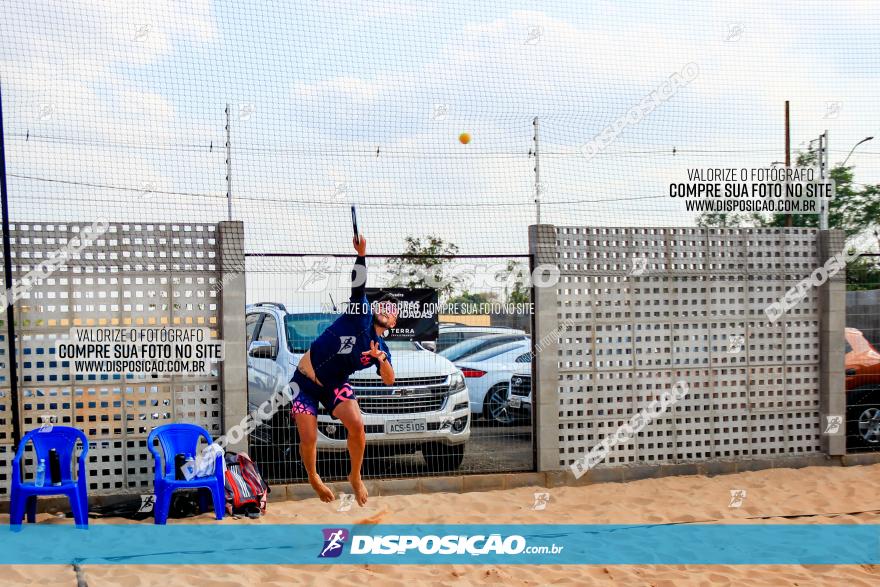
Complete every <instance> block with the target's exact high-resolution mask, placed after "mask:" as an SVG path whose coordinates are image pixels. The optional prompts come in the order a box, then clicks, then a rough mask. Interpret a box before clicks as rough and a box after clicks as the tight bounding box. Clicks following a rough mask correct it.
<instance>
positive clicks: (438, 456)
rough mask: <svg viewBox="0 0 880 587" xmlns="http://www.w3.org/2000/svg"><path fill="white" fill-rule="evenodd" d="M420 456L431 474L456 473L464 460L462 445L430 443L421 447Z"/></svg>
mask: <svg viewBox="0 0 880 587" xmlns="http://www.w3.org/2000/svg"><path fill="white" fill-rule="evenodd" d="M422 455H424V457H425V462H426V463H427V464H428V471H430V472H431V473H450V472H452V471H457V470H458V468H459V467H461V462H462V461H463V460H464V444H453V445H451V446H450V445H446V444H439V443H431V444H428V445H425V446H423V447H422Z"/></svg>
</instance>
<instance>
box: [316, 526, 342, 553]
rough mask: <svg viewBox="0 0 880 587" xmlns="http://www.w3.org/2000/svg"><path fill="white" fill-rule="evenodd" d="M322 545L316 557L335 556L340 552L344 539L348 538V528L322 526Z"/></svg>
mask: <svg viewBox="0 0 880 587" xmlns="http://www.w3.org/2000/svg"><path fill="white" fill-rule="evenodd" d="M321 532H323V533H324V547H323V548H322V549H321V553H320V554H319V555H318V558H336V557H338V556H339V555H340V554H342V550H343V546H344V545H345V541H346V540H348V530H346V529H345V528H324V529H323V530H321Z"/></svg>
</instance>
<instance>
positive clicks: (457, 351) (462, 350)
mask: <svg viewBox="0 0 880 587" xmlns="http://www.w3.org/2000/svg"><path fill="white" fill-rule="evenodd" d="M511 340H513V339H511V338H509V337H507V336H504V335H501V336H478V337H477V338H469V339H468V340H463V341H461V342H459V343H457V344H454V345H452V346H451V347H449V348H446V349H443V350H442V351H440V352H439V353H437V354H439V355H440V356H441V357H445V358H447V359H449V360H450V361H455V360H456V359H460V358H461V357H463V356H465V355H466V354H468V353H470V352H473V351H479V350H481V349H483V348H485V347H487V346H494V345H495V344H501V343H503V342H510V341H511ZM493 343H494V344H493Z"/></svg>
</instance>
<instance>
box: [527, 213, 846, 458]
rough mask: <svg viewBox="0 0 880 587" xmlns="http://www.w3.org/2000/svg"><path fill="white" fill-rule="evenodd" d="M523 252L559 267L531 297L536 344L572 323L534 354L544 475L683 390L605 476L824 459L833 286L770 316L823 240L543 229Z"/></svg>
mask: <svg viewBox="0 0 880 587" xmlns="http://www.w3.org/2000/svg"><path fill="white" fill-rule="evenodd" d="M530 252H531V253H532V255H533V256H534V263H540V262H552V263H555V264H556V265H557V266H558V267H559V270H560V272H561V275H560V281H559V283H558V284H557V286H556V287H548V288H535V289H534V290H533V296H534V297H533V299H534V300H535V303H536V310H535V312H536V313H535V318H534V322H535V325H534V333H535V338H536V339H540V338H541V336H542V334H545V333H547V332H551V331H553V330H554V329H557V328H559V326H560V325H562V324H570V325H571V327H570V328H569V329H568V330H567V331H565V332H562V333H560V335H559V336H558V339H557V341H558V344H556V345H554V346H552V347H548V348H545V349H543V351H542V352H540V353H538V354H537V356H536V364H535V367H534V370H535V382H536V390H535V397H536V401H537V402H538V405H537V408H536V420H537V431H536V433H537V440H538V442H537V445H538V449H537V450H538V455H539V458H538V465H539V470H553V469H566V468H568V466H569V465H570V464H571V463H572V462H574V461H575V460H577V459H579V458H580V457H582V456H583V455H584V454H585V453H586V452H587V451H589V449H590V448H592V447H593V446H595V445H596V444H598V443H599V442H601V440H602V439H603V438H604V437H605V436H607V435H609V434H613V433H614V432H615V431H616V430H617V429H618V428H619V427H620V426H621V425H623V424H625V423H626V422H627V421H628V420H629V418H630V417H631V416H632V415H634V414H635V413H637V412H638V411H640V410H642V409H644V408H646V407H647V406H648V405H649V403H650V402H651V401H652V400H654V399H657V398H658V397H659V394H660V393H661V392H662V391H663V390H665V389H669V388H670V387H671V386H672V385H674V384H675V383H676V382H677V381H685V382H686V383H688V386H689V393H688V395H687V397H686V398H685V399H684V400H682V401H680V402H679V403H678V404H676V405H675V406H674V407H672V408H671V409H670V410H668V411H667V412H666V413H664V414H661V415H660V416H658V417H657V418H656V419H655V420H654V421H653V422H651V423H650V424H649V425H648V426H647V427H645V429H644V430H642V432H640V433H639V434H637V435H636V436H635V437H633V438H632V439H631V440H630V441H628V442H624V443H622V444H621V445H619V446H617V447H616V448H615V449H614V450H613V451H612V452H611V453H610V454H609V456H608V457H607V458H606V460H605V461H604V462H603V464H602V465H600V466H601V467H614V466H624V465H628V466H633V465H654V466H659V465H664V464H669V463H687V462H705V461H717V460H724V459H735V460H742V459H752V460H766V459H773V458H782V457H787V458H801V457H802V458H812V457H813V456H815V455H818V454H821V453H822V452H823V451H827V450H828V447H827V446H826V444H825V443H826V441H825V440H823V438H822V429H821V422H822V421H823V417H822V416H823V415H824V413H825V412H826V411H827V410H833V409H836V404H835V403H834V402H835V401H837V400H836V399H833V398H832V395H833V392H832V390H834V389H836V386H837V374H836V373H835V372H834V369H832V368H831V367H830V366H831V365H834V364H836V361H838V359H839V362H840V365H841V368H842V361H843V358H842V355H841V354H840V353H839V349H837V348H836V347H833V346H828V342H829V341H830V340H832V338H831V335H832V333H833V332H834V329H835V328H836V322H835V321H836V320H837V319H838V317H839V316H840V315H842V313H843V312H844V305H843V304H844V300H843V298H842V297H841V296H840V295H839V294H840V290H839V286H837V285H835V284H836V283H837V281H832V282H831V283H830V284H829V285H828V287H827V289H826V290H821V291H820V290H819V289H817V288H811V289H809V290H808V291H807V292H806V295H805V297H804V299H803V300H801V302H800V303H799V304H798V305H796V306H795V307H793V308H791V309H790V310H788V311H787V312H786V313H785V314H784V315H782V316H781V317H780V318H779V319H778V320H771V319H769V316H768V315H767V314H766V313H765V311H764V310H765V308H766V307H767V306H768V305H770V304H772V303H773V302H776V301H777V300H779V299H780V298H781V297H782V296H784V295H785V294H786V292H787V291H788V290H789V289H790V288H791V287H793V286H794V285H795V284H796V283H798V282H799V281H800V280H801V279H803V278H805V277H807V276H809V275H810V273H811V272H812V271H813V270H815V269H816V268H817V267H819V266H820V265H821V264H822V263H823V262H824V261H825V258H823V257H822V255H823V254H824V249H821V247H820V246H819V235H818V233H817V231H815V230H811V229H702V228H662V227H656V228H652V227H639V228H611V227H607V228H606V227H602V228H593V227H557V226H549V225H541V226H533V227H531V229H530ZM820 259H821V260H820ZM822 291H825V292H826V294H825V295H826V297H825V298H824V301H822V300H820V296H821V295H822ZM823 329H824V330H823ZM823 332H824V333H825V335H826V338H824V339H823V338H822V336H823V335H822V333H823ZM839 332H840V333H841V335H842V328H841V330H840V331H839ZM823 369H825V370H824V371H822V370H823ZM823 402H824V403H823ZM548 427H549V428H548ZM835 450H836V449H835Z"/></svg>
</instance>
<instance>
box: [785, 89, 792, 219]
mask: <svg viewBox="0 0 880 587" xmlns="http://www.w3.org/2000/svg"><path fill="white" fill-rule="evenodd" d="M789 169H791V126H790V123H789V116H788V100H786V101H785V173H786V177H788V170H789ZM785 182H786V183H785V187H786V188H788V179H786V180H785ZM791 225H792V218H791V212H789V213H788V214H786V215H785V226H787V227H791Z"/></svg>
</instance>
